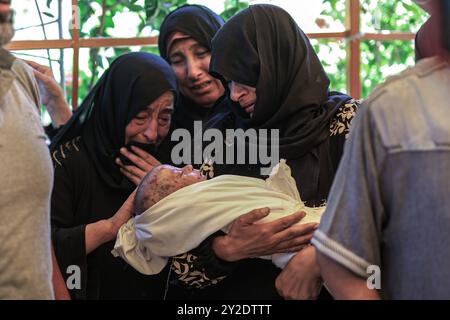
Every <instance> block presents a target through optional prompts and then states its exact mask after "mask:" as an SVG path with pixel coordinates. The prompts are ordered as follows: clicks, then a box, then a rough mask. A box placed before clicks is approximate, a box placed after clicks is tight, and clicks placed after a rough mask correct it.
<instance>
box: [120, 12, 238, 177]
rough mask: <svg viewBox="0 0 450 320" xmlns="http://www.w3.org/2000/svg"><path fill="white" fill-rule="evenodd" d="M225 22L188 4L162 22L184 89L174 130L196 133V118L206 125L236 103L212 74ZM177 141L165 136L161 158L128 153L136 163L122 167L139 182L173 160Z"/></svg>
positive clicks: (164, 47)
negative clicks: (213, 55) (215, 46)
mask: <svg viewBox="0 0 450 320" xmlns="http://www.w3.org/2000/svg"><path fill="white" fill-rule="evenodd" d="M223 23H224V21H223V19H222V18H221V17H220V16H219V15H217V14H216V13H214V12H213V11H211V10H210V9H209V8H207V7H204V6H200V5H185V6H182V7H179V8H177V9H176V10H174V11H172V12H171V13H169V14H168V15H167V16H166V18H165V19H164V21H163V23H162V25H161V28H160V35H159V40H158V41H159V42H158V44H159V52H160V54H161V57H163V58H164V59H165V60H166V61H167V62H168V63H169V64H170V65H171V67H172V69H173V71H174V72H175V75H176V77H177V80H178V84H179V90H180V96H179V99H178V101H177V107H176V108H175V114H174V115H173V118H172V126H171V132H173V130H176V129H185V130H188V131H189V133H190V134H191V136H193V134H194V121H202V125H201V126H200V127H202V126H204V125H205V124H206V123H207V122H208V121H209V119H210V118H211V117H213V116H214V115H216V114H221V113H224V112H227V111H228V110H229V109H230V106H229V105H231V104H234V103H233V102H232V101H231V100H230V99H229V98H228V96H226V95H225V88H224V86H223V84H222V83H221V81H220V80H219V79H217V78H215V77H213V76H212V75H210V74H209V62H210V59H211V40H212V38H213V37H214V35H215V34H216V32H217V31H218V30H219V29H220V27H221V26H222V25H223ZM170 135H171V133H169V136H170ZM175 144H176V142H173V141H171V139H165V140H164V141H163V143H162V145H161V147H160V152H159V158H157V159H155V158H152V157H149V156H146V158H147V159H142V158H141V159H136V158H134V159H131V158H130V156H132V155H131V154H130V153H126V152H125V153H124V156H125V157H128V158H129V160H131V161H132V162H133V164H134V165H131V166H128V167H126V166H122V169H123V170H124V172H127V173H128V175H134V176H139V177H138V179H136V183H137V182H138V181H139V180H140V179H142V178H143V176H144V175H145V173H146V172H148V171H149V170H151V169H152V168H153V166H154V165H156V164H158V163H160V162H161V163H171V161H172V159H171V151H172V148H173V147H174V145H175ZM189 164H190V163H189Z"/></svg>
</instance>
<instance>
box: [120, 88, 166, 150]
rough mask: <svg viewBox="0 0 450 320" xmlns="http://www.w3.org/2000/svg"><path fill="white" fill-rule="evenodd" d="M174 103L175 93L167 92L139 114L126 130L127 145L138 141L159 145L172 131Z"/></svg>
mask: <svg viewBox="0 0 450 320" xmlns="http://www.w3.org/2000/svg"><path fill="white" fill-rule="evenodd" d="M173 102H174V96H173V93H172V92H170V91H167V92H165V93H164V94H163V95H161V96H160V97H159V98H158V99H156V100H155V101H153V102H152V103H151V104H150V105H149V106H148V107H147V109H145V110H143V111H141V112H139V113H138V114H137V115H136V117H134V118H133V119H132V120H131V121H130V123H129V124H128V125H127V127H126V128H125V144H127V143H128V142H130V141H136V142H140V143H147V144H154V145H159V144H160V143H161V141H162V140H164V138H165V137H166V136H167V133H168V132H169V129H170V122H171V120H172V114H173V110H174V109H173Z"/></svg>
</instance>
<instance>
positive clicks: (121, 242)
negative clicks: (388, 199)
mask: <svg viewBox="0 0 450 320" xmlns="http://www.w3.org/2000/svg"><path fill="white" fill-rule="evenodd" d="M264 207H268V208H270V214H269V215H268V216H267V217H265V218H264V219H262V220H260V222H259V223H264V222H268V221H272V220H275V219H278V218H281V217H285V216H287V215H289V214H292V213H295V212H297V211H301V210H302V211H305V212H306V213H307V214H306V216H305V217H304V218H303V219H302V220H301V221H300V223H301V224H304V223H309V222H317V223H318V222H320V217H321V215H322V213H323V211H324V210H325V206H323V207H318V208H309V207H306V206H305V205H304V203H303V202H302V200H301V199H300V194H299V192H298V190H297V187H296V184H295V180H294V178H292V176H291V170H290V168H289V166H288V165H287V164H286V161H285V160H281V161H280V163H279V164H278V165H277V166H275V167H274V168H273V170H272V172H271V174H270V176H269V178H267V179H266V180H262V179H257V178H249V177H243V176H235V175H222V176H219V177H216V178H213V179H211V180H208V181H203V182H199V183H196V184H193V185H190V186H188V187H185V188H182V189H180V190H178V191H176V192H174V193H172V194H171V195H169V196H167V197H166V198H164V199H162V200H161V201H159V202H158V203H156V204H155V205H154V206H152V207H151V208H149V209H148V210H146V211H145V212H144V213H142V214H141V215H139V216H137V217H134V218H132V219H130V220H129V221H128V222H127V223H126V224H124V225H123V226H122V227H121V228H120V230H119V233H118V235H117V239H116V243H115V246H114V249H113V250H112V254H113V255H114V256H115V257H118V256H120V257H122V258H123V259H124V260H125V261H126V262H127V263H128V264H130V265H131V266H132V267H134V268H135V269H136V270H138V271H139V272H141V273H143V274H148V275H151V274H157V273H159V272H161V270H162V269H163V268H164V267H165V266H166V264H167V261H168V259H169V258H170V257H172V256H176V255H179V254H183V253H186V252H188V251H190V250H192V249H194V248H196V247H197V246H198V245H199V244H200V243H201V242H202V241H203V240H204V239H206V238H207V237H208V236H209V235H211V234H213V233H214V232H216V231H218V230H223V231H224V232H227V231H228V230H229V227H230V226H231V223H232V222H233V221H234V220H236V219H237V218H238V217H240V216H241V215H243V214H245V213H247V212H250V211H251V210H253V209H256V208H264ZM293 255H295V253H294V254H275V255H273V256H271V257H261V258H264V259H272V260H273V262H274V263H275V264H276V265H277V266H279V267H280V268H283V267H284V265H285V264H286V263H287V262H288V261H289V259H290V258H291V257H292V256H293Z"/></svg>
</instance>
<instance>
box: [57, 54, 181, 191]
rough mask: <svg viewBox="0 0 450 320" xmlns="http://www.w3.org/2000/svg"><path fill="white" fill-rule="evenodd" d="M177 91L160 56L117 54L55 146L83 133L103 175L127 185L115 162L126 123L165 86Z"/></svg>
mask: <svg viewBox="0 0 450 320" xmlns="http://www.w3.org/2000/svg"><path fill="white" fill-rule="evenodd" d="M166 91H172V92H173V93H174V94H175V97H176V95H177V84H176V77H175V74H174V73H173V71H172V69H171V67H170V66H169V65H168V64H167V63H166V62H165V61H164V60H163V59H161V58H160V57H158V56H156V55H153V54H150V53H144V52H133V53H128V54H125V55H123V56H121V57H119V58H117V59H116V60H115V61H114V62H113V63H112V64H111V66H110V67H109V69H108V70H107V71H106V72H105V73H104V74H103V76H102V77H101V78H100V80H99V81H98V82H97V84H96V85H95V87H94V88H93V89H92V90H91V91H90V92H89V94H88V96H87V97H86V99H85V100H84V101H83V103H82V104H81V106H80V107H79V108H78V110H77V111H76V113H75V114H74V115H73V116H72V118H71V119H70V121H69V122H68V123H67V124H66V125H65V126H64V127H63V128H62V129H61V131H60V132H59V133H58V134H57V135H56V137H55V138H54V139H53V141H52V144H51V145H50V149H51V150H52V151H53V150H55V149H56V148H57V147H58V146H59V145H61V144H62V143H64V142H66V141H68V140H70V139H73V138H74V137H77V136H81V137H82V138H83V141H84V144H85V145H86V148H87V150H88V153H89V156H90V158H91V159H92V161H93V162H94V165H95V168H96V170H97V171H98V172H99V174H100V176H101V177H102V179H103V180H104V181H105V182H106V183H107V184H108V185H109V186H110V187H113V188H119V189H125V188H129V182H128V181H127V180H126V179H125V178H124V176H123V175H122V174H121V173H120V171H119V168H118V166H117V165H116V164H115V158H116V157H117V156H118V151H119V149H120V148H121V147H123V146H124V144H125V128H126V126H127V125H128V123H129V122H130V121H131V120H132V119H133V118H134V117H135V116H136V115H137V114H138V113H139V112H141V111H142V110H145V109H146V107H148V105H150V104H151V103H152V102H153V101H155V100H156V99H157V98H159V97H160V96H161V95H162V94H163V93H164V92H166Z"/></svg>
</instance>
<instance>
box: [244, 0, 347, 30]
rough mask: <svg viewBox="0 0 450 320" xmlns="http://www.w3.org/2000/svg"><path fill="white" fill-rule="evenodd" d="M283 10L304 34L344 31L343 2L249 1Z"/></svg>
mask: <svg viewBox="0 0 450 320" xmlns="http://www.w3.org/2000/svg"><path fill="white" fill-rule="evenodd" d="M256 3H270V4H274V5H277V6H279V7H282V8H284V9H285V10H286V11H287V12H289V14H290V15H291V16H292V17H293V18H294V20H295V21H296V22H297V24H298V25H299V26H300V28H302V30H303V31H304V32H307V33H308V32H340V31H345V26H344V21H345V0H311V1H292V0H262V1H261V0H250V4H256Z"/></svg>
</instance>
